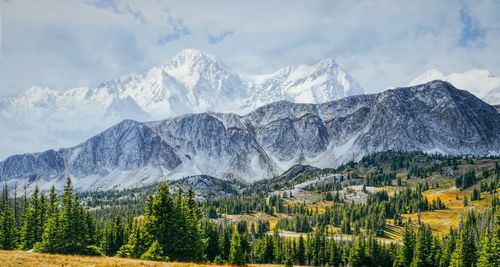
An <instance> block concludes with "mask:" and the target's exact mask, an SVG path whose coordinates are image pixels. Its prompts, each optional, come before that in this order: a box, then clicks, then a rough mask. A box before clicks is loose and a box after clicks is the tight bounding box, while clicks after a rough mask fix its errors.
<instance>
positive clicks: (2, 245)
mask: <svg viewBox="0 0 500 267" xmlns="http://www.w3.org/2000/svg"><path fill="white" fill-rule="evenodd" d="M16 239H17V229H16V221H15V219H14V212H13V211H12V209H11V207H10V205H9V203H8V200H6V202H4V207H3V211H2V213H1V215H0V249H4V250H12V249H14V248H15V247H16V243H17V242H16Z"/></svg>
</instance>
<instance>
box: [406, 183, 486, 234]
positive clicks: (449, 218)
mask: <svg viewBox="0 0 500 267" xmlns="http://www.w3.org/2000/svg"><path fill="white" fill-rule="evenodd" d="M476 186H477V185H476ZM472 188H473V187H471V188H469V189H467V190H465V191H462V192H460V190H458V189H456V188H455V187H454V186H453V187H450V188H447V189H439V188H438V189H433V190H429V191H426V192H424V193H423V194H424V196H425V197H427V199H428V200H429V202H431V201H432V200H433V199H436V198H438V197H439V198H441V201H443V203H444V204H445V205H446V207H447V209H445V210H436V211H425V212H421V213H420V219H421V221H423V222H425V223H428V224H429V225H430V226H431V228H432V230H433V231H434V232H435V233H436V234H444V233H447V232H448V231H449V229H450V228H455V227H457V226H458V224H459V222H460V218H462V217H463V216H465V214H466V213H467V212H469V211H476V212H482V211H485V210H486V209H487V208H488V207H489V206H490V205H491V199H492V195H490V194H488V193H482V194H481V200H477V201H470V197H471V191H472ZM464 196H467V198H468V199H469V205H468V206H467V207H464V206H463V201H464ZM403 217H404V218H411V219H412V220H413V221H416V220H417V214H416V213H413V214H406V215H403Z"/></svg>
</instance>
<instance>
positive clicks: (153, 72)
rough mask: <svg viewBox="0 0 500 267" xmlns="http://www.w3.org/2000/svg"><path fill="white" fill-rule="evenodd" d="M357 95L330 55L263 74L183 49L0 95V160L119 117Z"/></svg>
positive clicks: (62, 142)
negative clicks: (71, 82) (78, 80)
mask: <svg viewBox="0 0 500 267" xmlns="http://www.w3.org/2000/svg"><path fill="white" fill-rule="evenodd" d="M363 92H364V91H363V89H362V88H361V86H360V85H359V84H358V82H356V81H355V80H354V79H353V78H352V77H351V76H350V75H349V74H348V73H347V72H346V71H345V70H343V69H342V68H341V67H340V66H339V65H338V64H337V63H336V62H335V61H334V60H333V59H325V60H323V61H321V62H319V63H317V64H315V65H312V66H308V65H299V66H294V67H285V68H283V69H280V70H278V71H276V72H275V73H272V74H269V75H258V76H256V75H239V74H237V73H236V72H234V71H232V70H231V69H230V68H229V67H228V66H227V65H226V64H224V63H223V62H222V61H220V60H219V59H217V58H216V57H215V56H212V55H208V54H204V53H202V52H200V51H197V50H193V49H184V50H182V51H180V53H178V54H177V55H176V56H174V57H173V58H172V59H171V60H170V61H169V62H167V63H166V64H165V65H162V66H159V67H153V68H151V69H149V70H146V71H143V72H140V73H134V74H129V75H126V76H124V77H121V78H119V79H115V80H110V81H106V82H103V83H102V84H100V85H99V86H97V87H96V88H88V87H81V88H73V89H69V90H66V91H57V90H53V89H49V88H41V87H32V88H30V89H28V90H27V91H26V92H25V93H24V94H22V95H20V96H15V97H9V98H3V99H0V132H2V133H3V134H2V135H1V136H0V143H1V144H2V145H3V147H2V149H1V150H0V160H1V159H3V158H5V157H7V156H8V155H12V154H17V153H24V152H29V151H41V150H45V149H48V148H51V147H65V146H70V145H73V144H75V143H79V142H82V141H83V140H85V138H88V137H89V136H92V135H94V134H97V133H99V132H100V131H102V130H103V129H106V128H108V127H110V126H111V125H113V124H115V123H117V122H119V121H122V120H124V119H133V120H138V121H148V120H159V119H164V118H167V117H173V116H178V115H182V114H188V113H199V112H206V111H214V112H240V113H246V112H249V111H251V110H253V109H255V108H257V107H259V106H261V105H264V104H269V103H272V102H275V101H282V100H285V101H291V102H300V103H323V102H327V101H332V100H336V99H340V98H343V97H347V96H351V95H359V94H363Z"/></svg>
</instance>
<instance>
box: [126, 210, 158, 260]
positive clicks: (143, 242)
mask: <svg viewBox="0 0 500 267" xmlns="http://www.w3.org/2000/svg"><path fill="white" fill-rule="evenodd" d="M151 239H152V238H151V236H149V234H148V232H147V231H146V227H145V224H144V219H143V218H136V219H135V220H134V222H133V223H132V232H131V233H130V235H129V237H128V242H127V244H125V245H123V246H122V247H121V248H120V250H119V251H118V256H120V257H125V258H140V257H141V256H142V255H143V254H144V253H145V252H146V251H147V250H148V249H149V248H151V244H152V241H151ZM156 241H157V240H156ZM157 244H158V246H161V245H160V243H159V242H158V241H157ZM155 246H156V245H155ZM159 251H161V252H163V254H162V255H161V256H165V255H164V251H163V248H161V250H160V249H159V248H158V247H157V248H154V252H155V253H158V252H159Z"/></svg>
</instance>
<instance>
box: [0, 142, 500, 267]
mask: <svg viewBox="0 0 500 267" xmlns="http://www.w3.org/2000/svg"><path fill="white" fill-rule="evenodd" d="M423 162H426V164H422V163H423ZM384 163H388V164H389V165H384ZM461 164H468V166H469V165H473V164H475V163H474V160H472V161H471V160H470V159H460V158H454V157H443V158H441V157H440V156H428V155H426V154H420V153H417V154H411V153H399V152H394V153H393V154H389V155H388V154H387V153H386V154H374V155H371V156H369V157H365V158H364V159H363V160H362V161H360V162H358V163H353V162H351V163H348V164H346V165H343V166H341V167H340V168H338V169H336V170H331V169H329V170H325V171H321V170H313V171H312V172H307V173H305V174H304V175H302V176H298V177H299V178H298V179H295V180H294V181H292V180H281V183H282V185H281V186H278V185H277V184H278V183H277V182H276V180H273V179H269V180H268V181H261V182H259V185H258V187H259V188H261V189H262V190H261V192H260V194H258V195H252V194H251V193H249V191H242V192H241V193H240V194H235V195H233V196H226V197H221V198H212V199H204V200H200V199H197V198H196V195H195V191H194V190H192V189H190V188H189V189H187V190H183V189H182V188H178V189H177V190H175V191H174V190H172V189H171V188H170V187H169V184H168V183H161V184H159V185H155V186H150V187H148V188H146V189H142V190H138V191H135V190H128V191H127V192H114V191H110V192H93V193H89V192H87V193H80V194H76V193H75V192H73V187H72V183H71V179H70V178H68V179H67V183H66V186H65V187H64V190H63V191H62V192H61V194H58V192H56V190H55V188H54V187H52V189H51V190H50V192H47V193H44V192H40V190H38V188H35V189H34V190H33V192H32V193H31V194H30V195H29V196H28V195H27V193H26V192H25V193H24V195H22V196H18V195H17V193H18V192H17V189H15V188H14V189H11V188H8V187H7V184H6V183H5V184H4V185H3V188H2V192H1V199H0V249H3V250H34V251H35V252H42V253H58V254H83V255H94V256H102V255H107V256H117V257H126V258H139V259H146V260H155V261H183V262H184V261H187V262H213V263H216V264H226V263H227V264H234V265H245V264H247V263H276V264H285V265H287V266H291V265H315V266H323V265H329V266H500V206H499V205H498V204H500V200H499V199H498V198H497V197H496V191H497V188H498V186H497V185H498V180H499V178H500V166H499V163H498V161H495V163H494V165H493V167H492V168H484V169H483V170H482V171H481V172H479V173H478V172H476V171H473V170H471V171H467V172H463V173H460V174H455V175H454V176H450V177H449V178H447V179H452V181H453V186H456V188H458V189H460V190H465V189H467V188H468V187H470V186H472V185H476V187H474V189H473V190H472V194H471V195H470V198H469V199H468V200H467V199H464V202H465V201H476V200H478V199H480V198H481V193H484V194H489V195H491V196H492V198H491V203H490V204H489V207H488V208H487V209H486V210H485V211H483V212H474V211H469V212H464V213H463V216H462V217H461V220H460V222H459V226H458V227H457V228H450V230H449V232H448V233H447V234H443V235H433V232H432V229H431V226H430V225H428V224H426V222H425V221H421V220H420V216H419V217H418V219H417V220H413V221H412V220H411V219H405V218H403V216H402V215H404V214H415V213H418V214H420V212H432V211H437V210H444V209H447V206H446V204H445V203H444V202H443V201H441V199H440V198H435V199H433V200H432V201H428V199H427V198H426V197H425V196H424V194H423V192H425V191H426V190H429V189H431V188H437V189H439V188H440V185H439V184H438V183H437V182H431V183H428V182H427V180H426V178H427V177H430V176H432V175H433V174H439V175H445V173H446V168H450V169H451V170H453V169H456V168H458V167H457V166H459V165H461ZM383 165H384V166H389V168H382V166H383ZM401 169H405V170H406V171H407V177H405V179H404V181H405V182H408V178H409V179H417V178H416V177H418V179H421V180H419V181H418V182H416V183H415V184H413V186H410V185H408V186H402V181H400V180H399V179H401V178H400V177H399V176H400V173H398V175H397V174H396V173H397V171H398V170H401ZM346 170H348V172H346ZM360 170H363V172H361V171H360ZM332 173H342V175H343V176H342V177H344V176H345V180H344V178H342V180H338V181H337V180H333V181H332V182H327V183H326V182H325V183H320V184H311V185H309V186H307V187H304V190H305V191H307V192H313V193H314V194H316V195H320V196H322V200H321V201H323V202H325V203H328V205H327V207H325V208H322V209H318V207H317V206H316V207H313V206H311V205H309V204H310V203H306V201H297V200H296V198H295V196H294V195H293V194H292V193H291V191H290V192H289V193H286V192H287V191H278V192H279V193H278V194H271V195H267V194H265V193H263V192H262V191H264V192H273V190H276V188H278V189H283V188H293V186H294V184H298V183H301V182H304V181H307V180H309V179H312V178H314V177H323V176H325V175H328V174H332ZM412 176H414V177H412ZM277 179H279V178H277ZM352 179H356V180H360V179H361V180H363V183H362V184H363V191H366V189H365V187H366V186H375V187H377V186H380V187H383V186H389V187H394V188H395V190H394V192H392V193H390V194H389V193H388V192H387V191H385V190H380V191H375V192H372V193H367V194H368V197H367V199H366V200H365V201H363V202H354V201H349V200H347V199H345V198H344V196H341V194H340V193H339V192H340V190H343V189H345V188H346V187H348V184H349V183H348V182H349V180H352ZM346 182H347V183H346ZM283 183H286V184H283ZM252 190H253V189H250V191H252ZM9 191H10V192H9ZM123 196H127V197H123ZM130 196H134V197H130ZM104 200H106V201H104ZM464 206H467V203H464ZM257 213H259V214H260V213H262V214H266V215H267V216H274V217H276V218H277V223H276V224H275V225H271V224H270V222H269V221H268V220H266V219H262V220H258V221H246V220H229V219H227V218H225V217H226V216H228V215H234V216H242V215H245V214H247V215H248V214H257ZM277 215H279V216H277ZM388 222H391V225H396V226H398V227H401V228H403V229H404V231H403V232H402V234H401V238H400V240H394V241H388V240H387V239H381V237H384V235H385V231H386V230H387V223H388ZM334 229H339V231H334ZM283 231H287V232H293V233H295V234H294V235H286V234H283Z"/></svg>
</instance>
